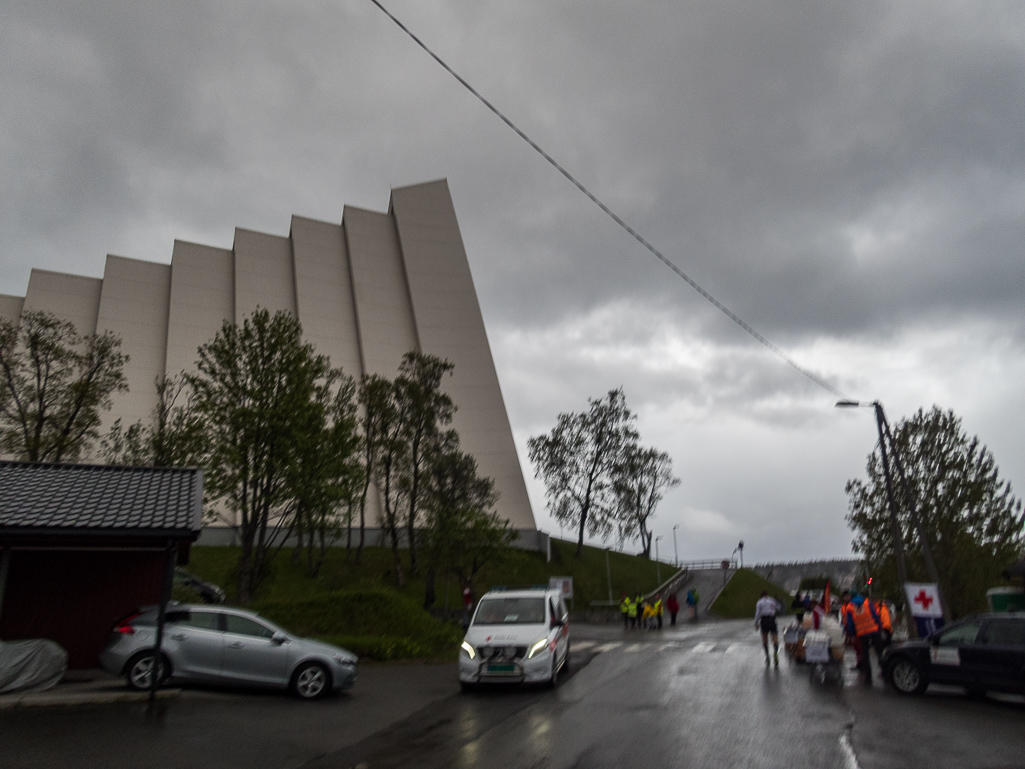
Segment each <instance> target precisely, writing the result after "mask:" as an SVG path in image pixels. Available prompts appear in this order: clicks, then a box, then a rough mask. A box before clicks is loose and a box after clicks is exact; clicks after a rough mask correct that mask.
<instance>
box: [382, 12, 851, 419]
mask: <svg viewBox="0 0 1025 769" xmlns="http://www.w3.org/2000/svg"><path fill="white" fill-rule="evenodd" d="M370 2H371V3H373V4H374V5H375V6H377V7H378V8H379V9H380V10H381V12H382V13H384V14H385V15H386V16H387V17H388V18H389V19H391V20H392V22H394V23H395V25H396V26H397V27H398V28H399V29H401V30H402V31H403V32H405V33H406V35H408V36H409V38H410V39H411V40H412V41H413V42H414V43H416V44H417V45H418V46H420V48H422V49H423V50H424V51H425V52H426V53H427V55H428V56H430V57H431V58H432V59H434V60H435V61H436V62H437V63H438V64H439V65H440V66H441V67H442V68H443V69H444V70H445V71H446V72H448V73H449V74H450V75H451V76H452V77H454V78H455V79H456V81H458V82H459V84H460V85H462V86H463V88H465V89H466V90H467V91H469V92H470V93H471V94H473V95H474V96H475V97H476V98H477V99H478V100H479V101H480V102H481V103H482V104H483V105H484V106H485V107H487V108H488V109H489V110H490V111H491V112H492V113H494V114H495V115H496V116H497V117H498V119H499V120H501V121H502V122H503V123H505V124H506V125H507V126H508V127H509V128H510V129H511V130H512V131H513V132H515V133H516V135H517V136H519V137H520V138H521V139H523V141H525V142H526V143H527V144H528V145H530V147H531V148H532V149H533V150H534V151H535V152H536V153H537V154H539V155H540V156H541V157H542V158H544V159H545V160H546V161H547V162H548V164H549V165H551V166H552V167H553V168H555V170H556V171H558V172H559V173H560V174H562V175H563V176H564V177H565V178H566V179H567V180H569V182H570V183H571V184H572V185H573V186H574V187H576V188H577V189H578V190H580V192H582V193H583V194H584V195H586V196H587V198H588V199H589V200H590V201H591V202H592V203H594V204H595V205H596V206H598V208H600V209H601V210H602V212H603V213H604V214H605V215H606V216H608V217H609V218H610V219H612V221H614V222H615V223H616V224H617V225H619V226H620V227H621V228H622V229H623V230H625V231H626V232H627V233H629V235H630V236H631V237H632V238H633V239H634V240H636V241H637V242H638V243H640V244H641V245H642V246H644V248H645V249H647V250H648V251H649V252H650V253H651V254H653V255H654V256H655V257H656V258H657V259H658V260H659V261H660V262H662V263H663V264H664V265H665V266H666V267H668V268H669V269H670V270H672V271H673V272H674V273H675V274H676V275H677V276H678V277H680V278H681V279H683V281H684V282H686V283H687V285H689V286H690V287H691V288H693V289H694V290H695V291H697V292H698V294H700V295H701V296H702V297H703V298H704V299H705V300H706V301H708V302H709V304H711V305H712V306H713V307H715V308H716V309H717V310H719V311H720V312H721V313H723V315H725V316H726V317H727V318H729V319H730V320H731V321H733V322H734V323H735V324H736V325H737V326H739V327H740V328H742V329H743V330H744V331H746V332H747V333H748V334H749V335H750V336H751V337H753V338H754V339H755V340H757V341H758V342H759V343H760V344H762V345H763V346H765V347H766V348H767V349H769V350H770V351H771V352H772V353H774V354H775V355H776V356H777V357H779V358H780V359H782V360H783V361H784V362H785V363H786V364H787V365H789V366H790V367H791V368H793V369H794V370H795V371H797V372H798V373H800V374H801V375H803V376H804V377H806V378H808V379H810V380H811V381H812V382H814V383H815V384H817V385H818V386H819V387H821V388H823V389H824V390H826V391H827V392H829V393H831V394H832V395H835V396H836V397H838V398H841V399H845V400H846V399H848V398H847V396H846V395H845V394H844V393H843V392H841V391H840V390H838V389H837V388H836V387H834V386H833V385H831V384H830V383H829V382H827V381H826V380H825V379H823V378H822V377H820V376H818V375H816V374H813V373H812V372H811V371H809V370H808V369H806V368H804V367H803V366H801V365H800V364H799V363H798V362H797V361H795V360H794V359H793V358H792V357H791V356H790V355H788V354H787V353H786V352H785V351H784V350H783V349H782V348H780V347H779V346H778V345H776V344H774V343H773V342H771V341H769V339H767V338H766V337H765V336H763V335H762V334H760V333H759V332H758V331H756V330H755V329H754V328H753V327H752V326H751V324H749V323H748V322H747V321H745V320H744V319H743V318H741V317H740V316H739V315H737V314H736V313H735V312H733V311H732V310H731V309H730V308H729V307H727V306H726V305H725V304H723V303H722V302H721V301H719V300H718V299H716V298H715V297H714V296H713V295H712V294H711V293H710V292H709V291H708V290H707V289H705V288H704V287H702V286H701V285H700V284H699V283H698V282H697V281H696V280H694V279H693V278H692V277H690V276H689V275H688V274H687V273H686V272H684V271H683V270H682V269H680V268H679V267H678V266H677V265H676V264H675V263H674V262H673V261H672V260H670V259H669V258H668V257H667V256H665V254H663V253H662V252H661V251H660V250H659V249H658V248H656V247H655V246H654V245H653V244H652V243H651V242H650V241H648V240H647V238H645V237H644V236H643V235H641V234H640V233H639V232H638V231H637V230H635V229H634V228H633V227H631V226H630V225H629V224H628V223H627V222H626V221H625V220H624V219H623V218H622V217H621V216H619V214H617V213H616V212H615V211H613V210H612V209H611V208H609V206H607V205H606V204H605V203H604V202H603V201H602V200H601V199H600V198H599V197H598V196H597V195H595V194H594V193H593V192H591V190H589V189H588V188H587V186H586V185H584V183H583V182H581V181H580V180H579V179H577V178H576V177H575V176H574V175H573V174H572V173H570V172H569V171H568V170H567V169H566V168H565V167H564V166H563V165H562V164H561V163H559V161H557V160H556V159H555V158H554V157H552V156H551V155H550V154H549V153H548V152H546V151H545V149H544V148H543V147H541V145H539V144H538V143H537V142H535V141H534V140H533V139H531V138H530V136H528V135H527V133H526V132H525V131H523V129H521V128H520V127H519V126H517V125H516V124H515V123H514V122H513V121H512V120H510V119H509V118H508V117H506V115H505V114H504V113H502V111H501V110H499V109H498V107H496V106H495V105H494V104H492V103H491V102H490V101H488V99H487V98H485V96H484V95H483V94H481V93H480V91H478V90H477V89H476V88H474V87H473V86H472V85H470V83H469V82H467V80H466V79H465V78H464V77H462V76H461V75H460V74H459V73H458V72H456V71H455V70H454V69H452V67H450V66H449V65H448V64H447V63H446V62H445V60H444V59H442V58H441V57H440V56H439V55H438V54H436V53H435V52H434V51H433V50H431V49H430V48H429V47H428V46H427V44H426V43H424V42H423V41H422V40H421V39H420V38H419V37H417V36H416V34H415V33H414V32H413V31H412V30H410V29H409V27H407V26H406V25H405V24H403V23H402V21H401V20H399V19H398V18H397V17H396V16H395V15H394V14H393V13H392V12H391V11H389V10H388V9H387V8H385V7H384V6H383V5H382V4H381V3H380V2H379V0H370Z"/></svg>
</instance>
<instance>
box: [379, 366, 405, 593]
mask: <svg viewBox="0 0 1025 769" xmlns="http://www.w3.org/2000/svg"><path fill="white" fill-rule="evenodd" d="M375 408H376V409H377V415H378V419H379V422H378V427H379V431H380V432H379V436H380V437H379V440H378V444H377V445H378V451H377V457H376V461H375V462H374V464H373V466H372V469H371V472H372V473H373V477H374V484H375V485H376V486H377V490H378V492H379V494H380V499H381V505H382V507H381V528H382V529H383V530H384V533H385V534H386V535H387V536H388V539H389V540H390V541H391V552H392V565H393V567H394V570H395V584H396V585H398V586H399V587H403V586H404V585H405V584H406V576H405V570H404V569H403V566H402V555H401V553H400V546H401V537H402V513H403V509H404V504H403V502H404V500H405V498H406V496H407V494H408V486H407V485H406V484H405V483H404V479H403V475H402V467H403V465H404V463H405V462H406V458H407V452H408V448H409V447H408V446H407V444H406V442H405V441H404V440H403V437H402V419H401V416H400V414H399V411H398V408H397V407H396V404H395V389H394V386H393V385H392V384H391V383H389V386H388V388H387V389H386V390H385V391H384V392H382V393H380V394H379V400H378V402H377V403H376V404H375Z"/></svg>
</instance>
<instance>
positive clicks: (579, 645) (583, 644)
mask: <svg viewBox="0 0 1025 769" xmlns="http://www.w3.org/2000/svg"><path fill="white" fill-rule="evenodd" d="M596 643H597V642H596V641H577V642H576V643H575V644H573V649H574V650H575V651H579V652H585V651H587V650H588V649H590V648H591V647H592V646H594V645H595V644H596Z"/></svg>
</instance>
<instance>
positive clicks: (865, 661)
mask: <svg viewBox="0 0 1025 769" xmlns="http://www.w3.org/2000/svg"><path fill="white" fill-rule="evenodd" d="M851 604H852V605H853V611H848V612H847V623H846V628H847V635H848V636H853V637H855V638H857V639H858V646H860V647H861V662H860V664H861V669H862V672H863V673H864V674H865V683H867V684H870V683H872V659H871V655H870V654H869V650H870V649H871V648H872V647H875V650H876V654H877V655H879V656H880V658H881V657H882V653H883V646H882V643H881V642H880V640H879V631H880V630H881V629H882V620H881V619H880V617H879V612H878V610H877V609H876V606H875V603H874V602H873V601H872V599H870V598H865V597H864V596H862V595H860V594H859V595H855V596H854V598H852V599H851Z"/></svg>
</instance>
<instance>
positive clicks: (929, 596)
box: [904, 582, 943, 617]
mask: <svg viewBox="0 0 1025 769" xmlns="http://www.w3.org/2000/svg"><path fill="white" fill-rule="evenodd" d="M904 590H905V591H906V593H907V597H908V606H910V607H911V614H912V616H915V617H942V616H943V607H942V606H941V605H940V594H939V590H937V589H936V585H935V584H931V583H926V584H921V583H919V584H912V583H910V582H908V583H907V584H906V585H904Z"/></svg>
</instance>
